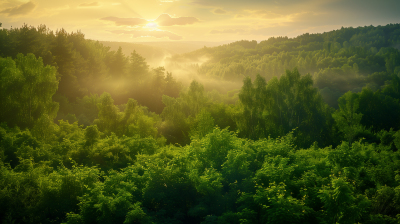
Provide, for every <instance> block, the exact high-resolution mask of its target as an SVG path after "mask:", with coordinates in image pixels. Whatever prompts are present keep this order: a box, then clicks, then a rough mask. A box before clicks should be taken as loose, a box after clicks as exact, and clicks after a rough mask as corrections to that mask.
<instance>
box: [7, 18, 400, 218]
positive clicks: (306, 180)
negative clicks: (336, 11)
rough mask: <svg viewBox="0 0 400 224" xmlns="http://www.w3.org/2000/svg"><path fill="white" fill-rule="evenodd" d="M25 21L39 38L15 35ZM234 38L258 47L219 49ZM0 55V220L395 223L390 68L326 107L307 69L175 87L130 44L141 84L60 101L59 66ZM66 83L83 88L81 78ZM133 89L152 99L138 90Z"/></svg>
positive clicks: (398, 88)
mask: <svg viewBox="0 0 400 224" xmlns="http://www.w3.org/2000/svg"><path fill="white" fill-rule="evenodd" d="M390 26H392V25H389V27H390ZM24 29H26V30H28V31H29V30H33V31H34V32H33V31H32V33H35V32H38V31H37V30H38V28H32V27H28V26H23V27H22V28H20V29H16V30H19V31H18V32H22V31H21V30H24ZM346 29H347V28H346ZM1 32H3V34H2V36H1V38H5V37H8V36H10V35H11V34H12V33H13V32H15V33H18V32H17V31H14V30H6V31H4V30H3V31H1ZM24 32H25V31H24ZM46 32H47V33H48V34H46V35H48V37H49V38H50V37H51V38H53V37H54V38H58V34H57V35H53V34H51V32H50V31H46ZM57 32H59V31H57ZM4 33H5V34H4ZM15 33H14V34H13V35H16V34H15ZM46 35H44V36H46ZM74 35H77V34H68V35H66V36H67V37H68V38H70V37H72V36H74ZM321 35H322V34H321ZM323 35H326V34H323ZM27 37H29V35H28V36H27ZM68 38H66V40H67V39H68ZM277 39H285V38H277ZM10 40H13V39H12V38H10ZM270 40H271V39H270ZM270 40H268V41H270ZM270 42H272V41H270ZM0 43H2V42H0ZM48 43H51V42H50V41H48ZM81 43H86V44H87V45H90V44H93V45H96V44H98V43H97V42H95V41H90V40H85V39H82V42H81ZM53 44H54V42H53ZM303 44H305V43H303ZM242 45H244V46H246V47H247V48H248V49H253V48H254V46H258V45H259V44H257V43H254V42H251V41H239V42H236V43H233V44H231V45H229V46H222V47H217V48H216V49H218V48H230V47H235V46H241V48H242V47H243V46H242ZM13 46H19V45H18V44H16V45H13ZM29 46H30V45H29ZM38 46H39V45H38ZM52 46H58V45H57V44H55V45H52ZM69 46H70V47H71V49H74V50H73V51H72V52H75V53H73V54H74V55H75V56H76V55H79V54H80V53H79V54H78V53H77V51H76V50H75V47H73V46H75V43H73V44H71V43H70V44H69ZM98 46H101V45H98ZM7 47H9V46H7ZM9 48H10V49H11V47H9ZM1 49H2V50H1V51H0V53H1V54H2V57H1V58H0V105H1V110H0V170H1V172H0V208H1V209H0V220H1V222H2V223H177V224H178V223H199V224H200V223H202V224H206V223H237V224H242V223H257V224H258V223H356V222H357V223H371V224H372V223H398V222H399V218H400V217H399V215H398V214H399V213H400V176H399V175H400V174H399V171H400V154H399V153H400V150H399V149H400V123H399V122H400V117H399V116H400V111H399V110H400V103H399V99H400V78H399V76H398V74H396V73H395V70H387V71H386V72H387V73H388V74H387V80H385V84H384V85H383V86H381V87H380V88H379V89H375V88H372V86H371V85H366V86H363V88H362V89H361V91H357V92H356V91H347V92H345V93H343V94H341V95H340V96H339V98H338V100H337V106H336V108H333V107H331V106H330V105H329V104H327V103H326V100H325V98H324V96H323V94H322V92H321V90H320V89H318V88H317V87H318V86H316V82H317V80H316V78H315V76H313V75H311V74H305V73H303V72H302V71H301V69H299V68H297V67H295V68H293V69H287V70H286V71H285V72H283V73H282V74H280V75H279V76H278V77H271V78H268V77H266V76H264V75H263V74H258V75H257V74H255V75H254V74H253V75H251V76H250V75H249V76H245V77H244V78H243V79H242V82H243V85H242V87H241V89H240V90H238V91H234V92H227V93H219V92H217V91H210V92H207V91H206V90H205V87H204V86H203V85H202V84H201V83H200V82H198V81H192V82H191V84H190V85H189V86H187V87H183V86H182V84H180V83H179V82H177V81H176V80H175V79H174V78H173V76H172V74H171V73H170V72H167V71H166V69H165V68H163V67H159V68H154V69H149V67H148V66H147V65H146V62H145V60H144V58H143V57H141V56H140V55H137V56H132V55H135V52H133V53H132V55H131V57H130V59H131V61H130V62H126V63H127V65H130V66H133V65H136V67H135V69H134V70H131V71H132V72H133V71H135V72H137V73H136V74H140V76H142V75H143V77H144V78H137V79H134V78H132V79H131V78H130V77H129V75H128V71H126V73H118V72H114V73H113V72H110V71H109V70H107V69H106V70H104V71H107V72H108V73H107V74H108V75H107V74H106V76H105V77H106V80H109V81H107V82H108V83H110V85H114V84H115V83H118V82H119V81H121V80H122V81H123V82H122V84H120V86H118V88H117V89H118V91H120V92H118V91H117V90H114V91H115V92H112V91H110V92H102V93H97V92H95V91H94V92H92V90H90V91H89V90H88V92H87V95H84V94H83V95H79V94H81V93H76V92H74V93H72V91H73V90H70V89H68V91H71V95H68V93H67V92H62V91H64V90H62V88H64V87H62V85H63V84H62V82H64V83H68V82H66V81H65V80H64V81H63V77H64V75H65V74H68V73H62V71H66V70H63V69H71V68H70V67H68V66H67V67H64V68H62V66H60V65H59V63H60V64H62V63H63V62H65V61H62V60H61V59H59V58H58V59H57V57H56V56H52V58H54V63H53V62H51V63H49V61H46V60H47V59H45V57H44V56H43V55H40V54H39V53H38V52H39V51H37V52H29V51H30V50H29V51H26V52H21V53H18V54H15V55H6V53H4V52H6V51H3V49H5V48H1ZM54 49H56V47H55V48H54ZM93 49H94V50H99V49H102V48H101V47H96V48H93ZM381 49H387V48H385V47H384V46H383V47H381ZM381 49H379V51H381ZM203 50H204V49H203ZM394 50H396V49H395V48H391V51H393V52H394ZM9 52H11V51H9ZM55 52H56V51H55ZM397 52H398V50H397ZM35 53H36V54H38V55H36V54H35ZM51 54H53V53H51ZM54 54H55V55H57V54H56V53H54ZM110 54H116V55H118V53H117V52H114V53H110ZM193 54H197V52H194V53H193ZM394 54H397V53H394ZM42 56H43V57H42ZM76 57H78V56H76ZM96 57H100V56H99V55H96ZM88 58H91V57H88ZM134 58H136V59H135V60H136V61H135V60H133V59H134ZM57 60H60V61H57ZM124 60H128V59H127V58H126V57H125V59H124ZM210 60H214V59H210ZM89 61H90V60H89ZM86 62H87V61H85V60H84V61H82V62H80V63H83V64H84V63H86ZM75 63H78V62H77V61H73V62H71V64H72V65H73V66H77V67H76V68H82V67H79V66H83V65H82V64H75ZM102 63H103V62H102ZM104 63H105V62H104ZM210 63H211V62H210ZM396 63H397V61H395V65H396ZM355 67H356V66H353V68H355ZM118 68H121V67H118ZM131 68H132V67H131ZM200 69H202V68H201V66H200ZM74 71H75V72H82V73H84V71H78V70H74ZM69 74H72V73H69ZM74 74H78V73H74ZM96 74H97V73H96ZM115 74H117V75H115ZM118 74H124V75H122V76H119V75H118ZM132 74H133V73H132ZM60 76H61V77H60ZM76 77H77V76H76ZM97 78H99V76H97ZM93 79H94V78H93ZM349 79H351V78H349ZM77 80H78V79H77ZM126 80H129V81H126ZM140 80H141V81H140ZM76 83H78V84H79V83H80V84H81V85H78V84H77V85H76V86H75V87H74V88H75V90H74V91H79V90H78V89H77V88H78V87H79V88H80V87H82V86H84V84H82V83H83V82H80V81H76ZM135 83H136V84H135ZM65 85H66V86H68V85H67V84H65ZM125 85H126V86H128V85H137V89H135V88H133V87H132V86H130V87H129V88H128V87H126V88H125V87H124V86H125ZM140 85H142V86H146V85H147V88H149V89H147V90H146V91H145V92H139V93H140V94H141V95H145V96H146V97H150V96H151V97H153V98H151V99H153V100H154V101H151V102H147V104H142V103H141V101H140V100H141V99H142V98H140V97H138V98H135V95H134V94H133V93H134V91H140V89H139V87H140ZM360 85H362V84H360ZM93 88H97V87H93ZM100 90H105V89H102V88H100V87H99V89H98V90H96V91H100ZM124 91H126V92H124ZM149 92H154V94H153V93H152V94H153V95H151V94H149ZM171 92H173V94H166V93H171ZM75 94H77V98H75V99H73V98H70V97H72V96H73V97H75ZM122 96H123V97H126V98H127V99H126V101H122V100H121V99H122V98H119V97H122ZM119 100H121V101H119ZM156 101H157V102H158V101H159V102H161V104H162V105H161V104H156V103H154V102H156ZM121 102H122V103H121ZM152 102H153V103H154V104H151V103H152ZM61 113H62V114H63V115H62V116H61V115H60V114H61Z"/></svg>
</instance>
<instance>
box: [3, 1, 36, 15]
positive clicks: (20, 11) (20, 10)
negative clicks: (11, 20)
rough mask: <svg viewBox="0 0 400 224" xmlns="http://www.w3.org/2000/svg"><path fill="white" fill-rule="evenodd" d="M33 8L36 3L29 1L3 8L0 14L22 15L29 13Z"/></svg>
mask: <svg viewBox="0 0 400 224" xmlns="http://www.w3.org/2000/svg"><path fill="white" fill-rule="evenodd" d="M35 8H36V4H35V3H34V2H32V1H30V2H27V3H25V4H22V5H19V6H15V7H10V8H6V9H3V10H1V11H0V14H6V15H7V16H8V17H17V16H23V15H27V14H29V13H31V12H32V11H33V10H34V9H35Z"/></svg>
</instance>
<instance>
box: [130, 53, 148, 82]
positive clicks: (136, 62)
mask: <svg viewBox="0 0 400 224" xmlns="http://www.w3.org/2000/svg"><path fill="white" fill-rule="evenodd" d="M129 61H130V72H129V76H130V78H131V79H132V80H134V81H135V82H137V81H140V80H142V79H143V78H144V77H145V76H146V74H147V72H148V69H149V65H148V64H147V62H146V59H145V58H144V57H142V56H141V55H139V54H138V53H136V51H135V50H134V51H133V52H132V53H131V56H130V57H129Z"/></svg>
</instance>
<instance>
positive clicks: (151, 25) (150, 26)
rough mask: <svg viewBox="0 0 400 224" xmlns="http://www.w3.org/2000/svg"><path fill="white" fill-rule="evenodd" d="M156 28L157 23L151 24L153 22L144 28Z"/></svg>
mask: <svg viewBox="0 0 400 224" xmlns="http://www.w3.org/2000/svg"><path fill="white" fill-rule="evenodd" d="M157 26H158V25H157V23H153V22H150V23H148V24H146V27H149V28H156V27H157Z"/></svg>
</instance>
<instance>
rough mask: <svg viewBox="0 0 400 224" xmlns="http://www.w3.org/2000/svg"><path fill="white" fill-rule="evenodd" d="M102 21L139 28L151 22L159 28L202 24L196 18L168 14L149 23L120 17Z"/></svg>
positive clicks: (107, 18)
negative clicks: (175, 16) (174, 16)
mask: <svg viewBox="0 0 400 224" xmlns="http://www.w3.org/2000/svg"><path fill="white" fill-rule="evenodd" d="M101 20H105V21H111V22H114V23H115V25H117V26H139V25H145V24H148V23H149V22H153V23H157V24H158V26H174V25H181V26H182V25H189V24H193V23H197V22H200V21H199V20H198V19H197V18H195V17H177V18H172V17H171V16H170V15H168V14H161V15H160V16H159V17H158V18H157V19H155V20H154V21H148V20H145V19H142V18H119V17H114V16H110V17H104V18H101Z"/></svg>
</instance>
